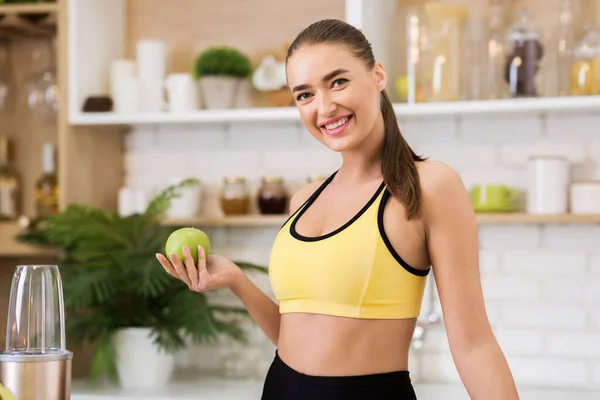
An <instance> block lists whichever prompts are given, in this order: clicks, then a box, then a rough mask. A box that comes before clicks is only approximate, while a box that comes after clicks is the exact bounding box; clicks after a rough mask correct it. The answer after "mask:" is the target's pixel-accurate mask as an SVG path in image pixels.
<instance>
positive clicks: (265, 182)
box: [257, 176, 288, 214]
mask: <svg viewBox="0 0 600 400" xmlns="http://www.w3.org/2000/svg"><path fill="white" fill-rule="evenodd" d="M257 202H258V208H259V210H260V213H261V214H284V213H285V212H286V209H287V204H288V193H287V189H286V188H285V185H284V182H283V178H282V177H279V176H265V177H263V179H262V184H261V186H260V189H259V190H258V196H257Z"/></svg>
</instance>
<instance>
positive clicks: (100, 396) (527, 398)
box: [71, 377, 600, 400]
mask: <svg viewBox="0 0 600 400" xmlns="http://www.w3.org/2000/svg"><path fill="white" fill-rule="evenodd" d="M72 386H73V387H72V393H71V400H140V399H145V400H260V395H261V392H262V381H257V380H232V379H223V378H212V377H205V378H198V379H196V380H195V381H191V380H189V379H186V380H181V381H177V380H174V381H173V383H171V384H170V385H169V386H167V387H164V388H161V389H158V390H152V391H143V390H138V391H126V390H123V389H120V388H119V387H114V386H103V387H99V388H98V389H92V388H90V387H89V386H88V385H87V384H85V383H84V382H81V381H79V382H73V385H72ZM415 391H416V392H417V397H418V399H419V400H469V396H467V394H466V392H465V389H464V388H463V387H462V386H461V385H433V384H421V383H417V384H415ZM519 397H520V400H565V399H568V400H598V399H600V391H578V390H556V389H555V390H552V389H523V388H521V389H519Z"/></svg>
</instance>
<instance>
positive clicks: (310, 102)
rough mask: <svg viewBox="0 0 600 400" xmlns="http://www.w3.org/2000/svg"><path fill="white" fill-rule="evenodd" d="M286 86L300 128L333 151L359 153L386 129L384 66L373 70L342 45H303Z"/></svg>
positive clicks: (291, 60)
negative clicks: (382, 100) (376, 133)
mask: <svg viewBox="0 0 600 400" xmlns="http://www.w3.org/2000/svg"><path fill="white" fill-rule="evenodd" d="M287 80H288V86H289V88H290V90H291V91H292V95H293V96H294V99H295V101H296V105H297V106H298V110H299V111H300V116H301V118H302V122H304V125H305V126H306V128H307V129H308V131H309V132H310V133H311V135H313V136H314V137H315V138H316V139H317V140H318V141H320V142H321V143H323V144H324V145H325V146H327V147H329V148H330V149H332V150H334V151H339V152H341V151H345V150H350V149H353V148H356V147H357V146H359V145H360V144H361V143H362V142H363V140H365V139H366V138H367V137H368V136H369V135H370V134H371V133H372V132H373V131H374V130H376V129H383V119H382V117H381V110H380V92H381V91H382V90H383V89H384V88H385V85H386V74H385V70H384V69H383V67H382V66H381V64H379V63H377V64H376V65H375V67H374V68H369V67H368V66H367V64H366V63H365V62H364V61H363V60H361V59H359V58H357V57H356V56H354V55H353V54H352V53H351V52H350V51H349V50H348V49H347V47H346V46H344V45H331V44H319V45H304V46H301V47H300V48H299V49H298V50H296V52H295V53H294V54H293V55H292V56H291V57H290V58H289V59H288V64H287Z"/></svg>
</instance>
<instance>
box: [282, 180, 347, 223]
mask: <svg viewBox="0 0 600 400" xmlns="http://www.w3.org/2000/svg"><path fill="white" fill-rule="evenodd" d="M335 174H337V171H335V172H334V173H333V174H331V175H330V176H329V177H328V178H327V179H325V180H324V181H323V183H321V185H319V187H318V188H317V190H315V191H314V192H313V193H312V194H311V195H310V196H308V199H306V201H305V202H304V203H302V205H301V206H300V207H298V209H297V210H296V211H294V212H293V213H292V214H290V216H289V217H288V218H287V219H286V220H285V222H284V223H283V225H281V228H283V227H284V226H285V224H287V223H288V222H290V219H292V218H294V216H295V215H296V214H298V213H300V212H301V211H302V209H303V208H304V207H305V206H307V204H308V203H311V202H313V201H314V200H313V198H316V196H318V195H319V194H320V193H321V192H322V191H323V189H325V186H327V185H328V184H329V182H330V181H331V180H332V179H333V177H334V175H335ZM281 228H279V229H281Z"/></svg>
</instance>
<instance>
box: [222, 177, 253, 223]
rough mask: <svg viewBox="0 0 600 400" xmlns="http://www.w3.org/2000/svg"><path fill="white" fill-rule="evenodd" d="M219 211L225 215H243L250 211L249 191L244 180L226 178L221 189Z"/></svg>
mask: <svg viewBox="0 0 600 400" xmlns="http://www.w3.org/2000/svg"><path fill="white" fill-rule="evenodd" d="M220 202H221V209H222V210H223V214H225V215H243V214H247V213H248V211H249V209H250V191H249V189H248V185H247V183H246V179H245V178H243V177H240V176H227V177H225V179H224V184H223V187H222V189H221V196H220Z"/></svg>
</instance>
